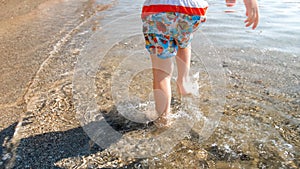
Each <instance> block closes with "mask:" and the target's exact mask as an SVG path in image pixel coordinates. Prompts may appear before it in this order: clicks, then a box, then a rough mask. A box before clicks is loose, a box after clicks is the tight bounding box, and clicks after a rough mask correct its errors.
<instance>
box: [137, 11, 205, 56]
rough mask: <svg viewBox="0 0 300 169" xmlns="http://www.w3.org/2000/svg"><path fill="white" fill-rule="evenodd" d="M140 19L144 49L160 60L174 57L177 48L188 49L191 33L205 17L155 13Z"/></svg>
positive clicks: (175, 13)
mask: <svg viewBox="0 0 300 169" xmlns="http://www.w3.org/2000/svg"><path fill="white" fill-rule="evenodd" d="M142 19H143V33H144V37H145V43H146V45H145V46H146V49H147V50H148V51H149V52H150V54H156V55H157V56H158V57H159V58H162V59H166V58H170V57H172V56H175V55H176V53H177V50H178V46H179V47H180V48H186V47H188V46H189V45H190V43H191V41H192V38H193V34H192V33H193V32H194V31H196V30H197V29H198V28H199V24H200V23H201V22H204V21H205V17H201V16H198V15H187V14H182V13H177V12H162V13H155V14H152V15H148V16H145V17H144V18H142Z"/></svg>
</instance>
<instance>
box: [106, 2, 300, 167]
mask: <svg viewBox="0 0 300 169" xmlns="http://www.w3.org/2000/svg"><path fill="white" fill-rule="evenodd" d="M141 3H142V2H141V1H135V2H134V3H132V2H131V1H122V2H119V3H118V4H117V5H116V7H115V8H112V9H111V10H110V11H107V12H108V14H107V15H106V16H107V17H106V18H104V19H103V23H107V24H108V25H110V24H113V23H110V22H112V21H116V20H117V22H118V25H126V26H124V27H128V28H133V29H134V30H135V29H136V27H135V26H131V25H130V24H128V23H137V24H138V22H131V20H130V19H129V18H130V17H127V18H126V17H124V18H120V16H126V15H128V16H131V15H134V14H135V13H137V11H139V10H140V6H141ZM209 4H210V8H209V10H208V14H207V16H208V20H207V22H206V23H205V24H204V25H203V26H202V28H201V30H200V31H199V32H198V36H196V37H195V39H194V42H193V43H194V44H193V58H192V63H193V64H192V72H193V73H196V74H197V73H198V74H199V75H200V79H198V80H197V81H198V82H199V83H200V93H202V95H201V98H200V102H197V104H199V107H198V109H200V110H201V112H202V114H203V116H202V117H203V120H202V121H201V120H200V122H199V124H197V123H196V124H195V126H194V128H193V129H192V131H193V132H195V133H196V135H197V137H196V138H197V139H196V140H193V139H195V138H194V137H192V138H190V139H188V140H189V141H188V142H190V144H194V146H191V147H189V148H187V147H186V146H183V147H180V144H181V143H182V142H178V146H177V147H175V148H174V149H172V150H171V152H169V153H168V154H166V155H163V156H158V157H154V158H149V159H146V160H144V161H142V162H141V164H140V166H144V167H150V168H155V167H167V168H168V167H171V166H173V167H174V166H182V167H184V166H185V167H193V166H196V167H199V168H201V167H204V168H205V167H217V168H278V167H282V168H297V167H299V148H300V147H299V139H300V138H299V122H300V121H299V120H300V119H299V103H300V102H299V94H300V93H299V92H300V88H299V70H300V65H299V63H300V62H299V52H300V51H299V47H298V46H297V44H299V38H298V36H297V32H298V31H299V30H300V23H299V21H298V20H297V16H298V15H299V14H300V13H299V5H300V2H299V1H279V2H278V1H276V2H275V1H262V2H260V12H261V21H260V24H259V27H258V28H257V29H256V30H251V29H249V28H244V25H243V20H244V19H245V17H244V7H243V4H242V2H241V1H239V2H238V3H237V5H236V6H235V7H232V8H227V7H226V6H225V4H224V2H220V1H209ZM228 10H230V12H228ZM108 27H109V26H108ZM103 29H104V30H108V28H107V29H106V28H105V26H104V27H103ZM111 29H113V30H108V31H107V32H106V35H107V37H109V36H110V35H113V34H115V33H116V32H118V31H119V32H122V30H121V28H120V27H114V28H111ZM129 33H132V32H130V31H129ZM132 34H133V33H132ZM134 37H135V36H134V35H132V36H129V37H126V36H125V37H124V38H123V37H120V39H119V41H118V43H117V45H125V46H127V47H128V48H129V49H127V50H126V52H124V53H122V54H118V53H114V54H113V56H114V55H116V57H118V56H119V58H120V59H121V60H119V61H118V60H116V61H114V59H111V58H108V57H109V56H111V54H109V53H108V54H107V55H106V56H108V57H105V56H104V60H105V59H107V60H112V61H109V64H111V65H110V66H112V65H115V66H112V69H109V68H108V70H107V71H109V72H114V71H120V70H119V69H120V67H118V64H121V65H122V64H124V63H123V62H122V58H128V56H129V55H133V56H134V57H133V58H137V57H139V55H143V54H144V55H147V54H146V53H143V52H141V51H140V52H139V51H138V50H143V49H142V48H141V46H142V45H143V42H141V41H142V39H138V40H131V39H133V38H134ZM132 41H134V42H132ZM104 45H105V44H104ZM137 46H138V47H137ZM130 49H131V50H130ZM111 50H112V51H114V48H112V49H111ZM135 52H136V53H138V54H134V53H135ZM141 57H142V58H141V60H145V62H147V63H149V62H148V60H147V59H145V58H144V57H143V56H141ZM213 57H214V58H213ZM107 60H106V61H107ZM134 64H135V63H134V61H132V63H131V64H130V63H127V69H126V67H125V66H123V67H122V71H123V73H126V72H127V73H129V74H131V73H133V74H134V73H135V71H137V70H135V69H132V68H131V67H130V66H129V65H134ZM214 64H217V65H218V64H220V65H222V66H221V67H218V66H215V67H214V68H219V69H222V70H220V71H219V72H217V73H215V74H214V70H213V68H212V67H211V66H213V65H214ZM105 65H106V64H105ZM105 65H104V66H103V69H107V67H106V66H105ZM136 65H139V66H140V64H139V63H138V64H136ZM119 66H120V65H119ZM123 69H125V70H123ZM145 69H146V68H145ZM130 72H131V73H130ZM139 73H141V72H139ZM139 73H137V75H136V76H140V79H139V78H134V79H133V80H132V79H130V80H131V82H130V83H131V85H132V87H131V88H135V87H136V89H135V90H134V89H132V90H131V91H132V93H133V94H134V95H138V96H140V97H142V98H146V100H147V97H148V94H149V93H147V92H142V93H141V92H140V90H141V86H143V87H145V86H149V85H150V84H151V80H150V83H149V79H151V74H150V75H149V70H148V74H147V73H146V75H147V76H146V75H138V74H139ZM100 74H102V73H100ZM123 75H124V76H126V75H125V74H123ZM111 76H113V77H114V74H113V73H112V74H111ZM214 76H219V79H218V78H215V77H214ZM205 81H206V82H205ZM207 81H208V84H205V83H207ZM146 82H147V83H146ZM201 82H202V83H201ZM109 83H111V84H110V85H112V86H114V81H112V82H109ZM226 83H227V85H226V86H224V85H225V84H226ZM201 84H202V86H201ZM123 85H125V86H123V87H125V88H126V87H128V86H126V85H127V83H125V84H123ZM108 86H109V85H108ZM221 87H226V88H225V89H224V88H221ZM146 88H147V87H146ZM222 89H223V90H224V92H225V93H226V94H224V93H223V92H221V93H217V94H214V92H213V91H214V90H222ZM148 92H149V90H148ZM113 93H114V91H112V95H113ZM122 96H124V95H122V94H120V97H121V99H122V98H123V99H124V97H122ZM100 97H101V96H100ZM116 97H117V96H116ZM125 98H127V97H125ZM112 99H114V98H112ZM222 99H224V100H226V104H225V105H224V107H222V108H221V109H216V110H215V111H219V113H220V111H221V110H222V109H223V113H222V115H220V114H213V115H214V116H213V115H212V114H211V113H212V112H213V111H212V109H211V108H212V107H214V106H213V105H215V104H218V103H219V105H223V104H224V102H223V101H222ZM209 100H217V101H216V102H215V103H212V102H211V101H209ZM206 102H207V103H206ZM193 104H194V103H193ZM123 107H124V105H123ZM123 111H124V110H123ZM215 113H216V112H215ZM220 118H221V119H220ZM204 119H205V120H204ZM203 123H204V124H203ZM205 124H206V125H205ZM197 125H198V126H197ZM183 142H184V141H183ZM181 146H182V145H181ZM125 147H126V145H125ZM199 148H203V149H205V151H204V152H206V153H207V154H208V155H206V157H205V158H204V159H199V158H198V159H197V157H195V156H192V155H190V154H189V153H191V152H193V153H195V152H197V151H198V150H199ZM181 149H187V150H186V151H187V152H180V151H179V150H181ZM199 151H200V150H199ZM201 151H203V150H202V149H201ZM179 152H180V153H179ZM181 158H184V159H185V160H186V161H181V160H180V159H181ZM145 161H146V162H145Z"/></svg>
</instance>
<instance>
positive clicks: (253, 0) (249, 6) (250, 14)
mask: <svg viewBox="0 0 300 169" xmlns="http://www.w3.org/2000/svg"><path fill="white" fill-rule="evenodd" d="M244 4H245V7H246V16H247V19H246V20H245V23H246V27H249V26H251V25H252V29H255V28H256V27H257V25H258V21H259V10H258V4H257V0H244Z"/></svg>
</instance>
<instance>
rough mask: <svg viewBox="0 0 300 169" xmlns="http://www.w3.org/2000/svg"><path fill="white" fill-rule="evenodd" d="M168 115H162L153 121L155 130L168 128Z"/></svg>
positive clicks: (169, 123)
mask: <svg viewBox="0 0 300 169" xmlns="http://www.w3.org/2000/svg"><path fill="white" fill-rule="evenodd" d="M168 114H169V113H163V114H161V116H160V117H159V118H157V119H156V120H155V121H153V123H154V125H155V126H156V127H157V128H168V127H170V125H171V122H170V120H169V119H168Z"/></svg>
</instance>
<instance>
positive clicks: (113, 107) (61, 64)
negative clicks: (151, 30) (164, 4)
mask: <svg viewBox="0 0 300 169" xmlns="http://www.w3.org/2000/svg"><path fill="white" fill-rule="evenodd" d="M103 4H105V5H104V6H103ZM209 4H210V8H209V10H208V20H207V22H206V23H205V24H203V25H202V27H201V30H200V31H198V32H197V34H196V35H195V38H194V41H193V46H192V47H193V55H192V70H191V74H192V75H193V80H194V82H197V83H198V85H199V91H198V92H199V96H198V97H197V99H187V100H183V101H179V100H180V99H179V98H178V96H177V95H176V91H175V90H173V98H172V106H173V110H174V113H175V114H173V115H172V117H175V119H178V121H177V123H175V124H176V126H173V129H171V130H167V131H155V130H154V129H153V126H151V124H139V123H134V122H132V121H138V122H139V120H140V119H134V118H136V114H135V113H136V112H134V111H132V109H136V110H138V111H137V113H139V111H141V112H144V111H153V101H152V100H153V99H152V95H151V93H152V91H151V81H152V80H151V71H150V60H149V58H148V56H147V52H146V51H145V49H144V47H143V43H144V41H143V39H142V36H141V32H140V30H141V28H140V19H139V13H140V10H141V5H142V0H139V1H129V0H123V1H105V2H102V1H94V0H90V1H76V2H75V1H74V2H73V1H55V2H54V3H50V2H48V3H45V4H43V5H41V6H40V8H38V10H36V11H35V13H32V14H30V15H29V17H28V16H27V15H26V16H25V18H27V19H28V20H26V22H25V20H24V23H28V25H27V27H23V29H21V30H20V33H19V34H20V35H28V36H33V37H36V39H35V38H33V40H32V41H31V42H32V43H30V44H28V41H25V40H21V41H18V34H16V37H14V36H10V37H9V36H7V37H6V36H5V37H4V36H3V37H2V38H4V40H5V38H6V41H5V42H11V43H13V42H14V43H15V42H18V43H15V44H17V47H18V46H19V47H20V48H22V49H23V48H24V49H23V50H22V52H17V50H14V48H13V47H10V48H8V49H9V50H10V49H11V52H13V53H14V52H15V53H16V55H17V56H19V54H18V53H23V55H24V56H26V57H20V58H30V57H29V56H32V53H34V54H35V55H34V56H36V57H37V58H39V59H36V61H37V62H38V63H37V64H36V65H34V66H32V67H31V68H30V70H31V71H30V72H32V73H31V74H30V75H28V77H27V76H24V75H23V74H21V73H20V74H19V75H20V76H22V77H23V78H19V79H22V83H21V84H23V83H24V85H21V86H20V84H18V83H17V81H16V80H15V79H10V78H8V79H10V82H7V84H13V85H14V86H16V87H13V88H14V89H11V90H7V89H6V88H1V93H5V94H6V95H7V97H1V103H2V102H3V104H5V105H4V107H3V106H2V107H1V109H3V111H5V112H6V111H7V108H6V107H5V106H6V104H8V103H10V102H13V101H12V100H16V99H15V97H16V98H18V97H22V99H24V101H23V102H24V105H25V110H23V111H25V112H22V114H23V115H22V118H21V121H19V125H18V127H17V129H18V130H17V131H15V134H14V136H11V137H12V139H11V140H12V141H11V142H12V143H13V146H12V147H9V146H8V147H6V146H5V145H4V143H3V147H4V148H3V149H4V152H6V151H7V150H8V149H13V151H12V154H10V153H3V155H2V156H1V158H2V160H3V159H4V157H5V158H7V157H9V156H13V159H14V160H15V164H16V167H17V168H18V167H19V168H25V167H28V168H30V167H33V168H41V167H54V166H56V167H61V168H72V167H79V168H80V167H82V168H88V167H90V168H93V167H94V168H101V167H106V168H107V167H121V166H123V167H124V166H126V165H127V168H174V167H179V168H299V167H300V154H299V152H300V146H299V145H300V128H299V127H300V125H299V124H300V116H299V106H300V98H299V97H300V87H299V86H300V85H299V78H300V74H299V72H300V71H299V70H300V65H299V63H300V62H299V61H300V58H299V54H300V51H299V47H298V46H297V44H300V43H299V38H298V37H297V35H298V34H297V33H298V32H299V30H300V24H299V20H297V18H298V16H299V14H300V13H299V7H300V2H299V1H297V0H285V1H271V0H267V1H261V2H260V7H261V8H260V11H261V22H260V24H259V27H258V28H257V30H255V31H253V30H250V29H248V28H244V25H243V20H244V18H245V17H244V8H243V5H242V2H241V1H239V2H238V3H237V5H236V6H235V7H232V8H227V7H226V6H225V2H223V1H216V0H215V1H212V0H211V1H209ZM104 9H105V11H103V12H99V11H102V10H104ZM227 10H231V12H230V13H228V12H226V11H227ZM275 13H276V15H275ZM37 14H40V15H37ZM38 16H40V17H38ZM57 20H59V22H58V21H57ZM13 21H15V20H13ZM17 21H18V20H17ZM17 21H16V22H17ZM46 23H47V24H46ZM15 25H18V24H16V23H15ZM41 25H44V26H43V28H41ZM2 29H3V28H2ZM2 29H1V30H2ZM28 30H30V31H28ZM37 30H38V31H37ZM45 32H47V33H45ZM11 33H12V34H13V33H14V29H11ZM52 35H55V36H52ZM24 37H26V36H24ZM7 39H11V41H8V40H7ZM44 41H50V42H49V43H46V42H44ZM3 42H4V41H3ZM40 44H42V45H40ZM27 45H31V46H33V47H32V48H31V47H27ZM1 46H5V43H3V44H1ZM6 46H14V45H6ZM6 46H5V47H6ZM49 46H50V47H49ZM3 49H4V48H3ZM23 51H25V52H23ZM26 51H27V53H26ZM41 51H44V52H41ZM23 55H20V56H23ZM7 56H9V54H7ZM137 58H138V59H137ZM22 63H30V62H28V61H22V60H21V61H20V64H19V65H22ZM3 65H5V64H3ZM4 67H5V66H4ZM10 69H13V68H12V67H11V66H9V65H8V66H7V67H5V70H10ZM20 70H24V69H21V68H20ZM25 70H26V69H25ZM3 72H4V69H3ZM6 72H10V71H6ZM24 72H27V71H24ZM11 77H12V76H11ZM29 77H31V78H29ZM175 77H176V70H175V72H174V78H173V79H175ZM17 79H18V78H17ZM29 79H30V80H29ZM173 81H174V80H173ZM27 83H29V85H28V86H26V85H25V84H27ZM172 85H173V89H175V84H174V82H173V83H172ZM6 86H8V85H6ZM24 86H25V87H24ZM15 89H17V90H21V91H23V92H16V90H15ZM2 91H3V92H2ZM5 91H6V92H5ZM15 93H17V94H18V95H22V96H18V95H16V94H15ZM12 96H14V97H12ZM131 96H134V97H133V98H131ZM10 98H12V99H11V100H10ZM22 99H21V100H22ZM132 101H134V102H133V103H132ZM7 102H8V103H7ZM23 102H22V103H23ZM22 105H23V104H22ZM120 105H121V107H120ZM124 105H125V106H124ZM126 105H128V107H126ZM130 105H131V107H129V106H130ZM8 106H9V105H8ZM118 106H119V107H118ZM126 108H129V109H128V110H126ZM129 111H130V113H132V114H126V113H127V112H129ZM176 112H177V113H176ZM20 114H21V113H20ZM126 115H128V116H126ZM124 116H125V117H126V118H124ZM9 117H11V116H10V115H9V113H8V114H7V118H9ZM132 118H133V119H132ZM128 119H130V120H128ZM142 120H143V119H142ZM94 122H95V123H94ZM7 123H9V121H6V122H5V123H3V124H2V126H1V127H2V128H4V126H7V125H6V124H7ZM185 124H187V125H185ZM99 126H100V129H99ZM101 127H103V128H101ZM103 129H105V130H104V135H101V134H103V133H101V132H102V131H103ZM153 130H154V131H153ZM108 131H109V132H108ZM172 131H173V132H172ZM105 132H106V133H105ZM3 133H5V132H3ZM107 134H108V135H107ZM87 136H88V137H87ZM102 136H108V137H102ZM1 138H2V137H1ZM88 138H91V140H92V141H94V142H95V143H96V144H99V145H100V148H99V147H97V145H96V146H94V148H93V147H91V144H90V142H89V139H88ZM3 139H4V138H3ZM8 143H9V142H8ZM8 143H7V144H8ZM147 143H149V144H147ZM95 147H96V148H95ZM104 148H106V149H105V150H103V149H104ZM92 150H93V151H92ZM1 151H2V148H1ZM114 153H116V155H114ZM118 153H119V154H118ZM118 155H119V156H118ZM120 155H121V156H120ZM133 157H139V158H133ZM3 161H4V162H5V160H3ZM0 164H1V165H2V164H3V162H1V163H0ZM10 164H11V163H10ZM1 165H0V166H1Z"/></svg>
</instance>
